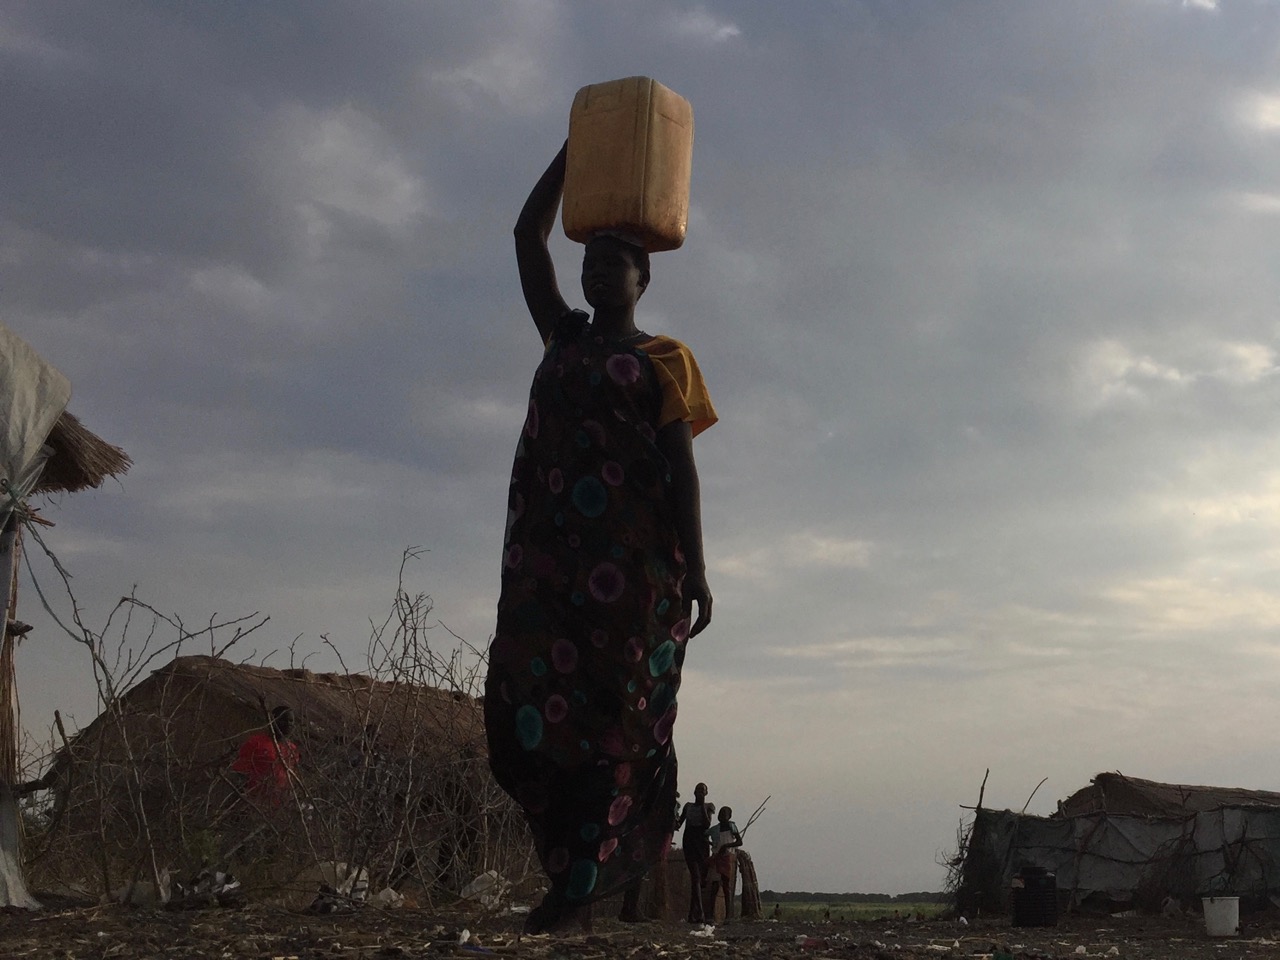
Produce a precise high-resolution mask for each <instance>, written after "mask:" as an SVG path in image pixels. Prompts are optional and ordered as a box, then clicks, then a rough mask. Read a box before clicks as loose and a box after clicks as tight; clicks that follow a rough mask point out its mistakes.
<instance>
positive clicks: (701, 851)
mask: <svg viewBox="0 0 1280 960" xmlns="http://www.w3.org/2000/svg"><path fill="white" fill-rule="evenodd" d="M699 839H700V838H698V837H691V838H689V839H688V840H686V841H685V842H684V844H683V847H684V862H685V864H686V866H688V868H689V917H688V920H689V922H690V923H702V922H703V919H704V915H705V914H704V911H703V909H702V887H703V885H704V884H705V883H706V882H707V855H708V853H710V851H709V850H708V849H707V845H706V843H705V842H702V843H700V842H699Z"/></svg>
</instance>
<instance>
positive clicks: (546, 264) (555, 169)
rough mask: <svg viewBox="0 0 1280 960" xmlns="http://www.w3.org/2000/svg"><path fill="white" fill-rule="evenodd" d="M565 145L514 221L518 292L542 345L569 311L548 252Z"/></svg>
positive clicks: (560, 186)
mask: <svg viewBox="0 0 1280 960" xmlns="http://www.w3.org/2000/svg"><path fill="white" fill-rule="evenodd" d="M567 147H568V143H567V142H566V143H565V146H563V147H561V148H560V152H559V153H557V154H556V158H555V159H554V160H552V161H551V165H550V166H549V167H547V169H546V170H545V171H544V172H543V174H542V176H541V177H540V178H539V179H538V182H537V183H536V184H535V185H534V187H533V190H532V192H531V193H530V194H529V199H527V200H526V201H525V202H524V207H523V208H522V209H521V211H520V218H519V219H518V220H516V229H515V236H516V264H517V266H518V267H519V268H520V288H521V289H522V290H523V291H524V302H525V303H526V304H528V306H529V313H530V314H531V315H532V316H533V322H534V324H535V325H536V326H537V328H538V334H539V336H541V337H542V342H543V343H546V342H547V340H548V339H550V337H551V328H552V326H553V325H554V324H555V322H556V320H558V319H559V318H560V317H561V315H562V314H563V313H564V312H565V311H566V310H567V309H568V308H569V307H568V304H566V303H565V302H564V297H562V296H560V288H559V286H557V284H556V269H555V265H554V264H553V263H552V262H551V251H550V250H548V249H547V238H548V237H550V236H551V230H552V228H553V227H554V226H555V223H556V210H557V209H559V207H560V195H561V194H562V193H563V192H564V156H565V149H566V148H567Z"/></svg>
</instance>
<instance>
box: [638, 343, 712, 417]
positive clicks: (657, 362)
mask: <svg viewBox="0 0 1280 960" xmlns="http://www.w3.org/2000/svg"><path fill="white" fill-rule="evenodd" d="M642 349H643V350H644V352H645V353H647V354H648V355H649V359H651V360H652V361H653V369H654V372H655V373H656V374H657V377H658V386H659V388H660V389H661V390H662V411H661V412H660V413H659V414H658V427H659V429H661V428H662V427H665V426H666V425H667V424H668V423H675V422H676V421H677V420H684V421H687V422H688V424H689V426H690V428H691V430H692V432H693V435H694V436H695V437H696V436H697V435H698V434H700V433H701V432H702V431H703V430H705V429H707V427H709V426H711V425H712V424H713V423H715V422H716V421H717V420H719V419H720V417H719V416H717V414H716V411H715V408H714V407H713V406H712V405H711V395H710V394H709V393H707V384H706V382H705V381H704V380H703V379H702V371H701V370H699V369H698V361H697V360H695V359H694V358H693V353H692V352H691V351H690V350H689V348H688V347H686V346H685V345H684V344H683V343H681V342H680V341H679V340H673V339H671V338H670V337H654V338H653V339H652V340H650V341H649V342H648V343H646V344H644V345H643V347H642Z"/></svg>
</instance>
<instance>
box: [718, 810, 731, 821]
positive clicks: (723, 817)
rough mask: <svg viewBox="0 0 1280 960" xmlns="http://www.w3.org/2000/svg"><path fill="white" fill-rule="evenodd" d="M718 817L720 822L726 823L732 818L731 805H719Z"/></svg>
mask: <svg viewBox="0 0 1280 960" xmlns="http://www.w3.org/2000/svg"><path fill="white" fill-rule="evenodd" d="M719 817H720V822H721V823H728V822H729V821H730V820H732V819H733V809H732V808H731V807H721V808H720V814H719Z"/></svg>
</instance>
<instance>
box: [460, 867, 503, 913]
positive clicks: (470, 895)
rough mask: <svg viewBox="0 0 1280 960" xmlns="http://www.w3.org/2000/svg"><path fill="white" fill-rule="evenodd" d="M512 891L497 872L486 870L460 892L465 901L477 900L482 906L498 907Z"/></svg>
mask: <svg viewBox="0 0 1280 960" xmlns="http://www.w3.org/2000/svg"><path fill="white" fill-rule="evenodd" d="M510 889H511V884H509V883H508V882H507V881H506V880H505V879H504V878H503V877H502V875H501V874H500V873H498V871H497V870H486V871H485V872H484V873H482V874H480V876H478V877H476V878H475V879H474V880H472V881H471V882H470V883H468V884H467V885H466V886H465V887H463V888H462V889H461V890H460V891H459V895H460V896H461V897H462V899H463V900H477V901H479V902H480V905H481V906H485V907H496V906H497V905H498V901H499V900H501V899H502V897H503V896H504V895H505V894H506V892H507V891H508V890H510Z"/></svg>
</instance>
